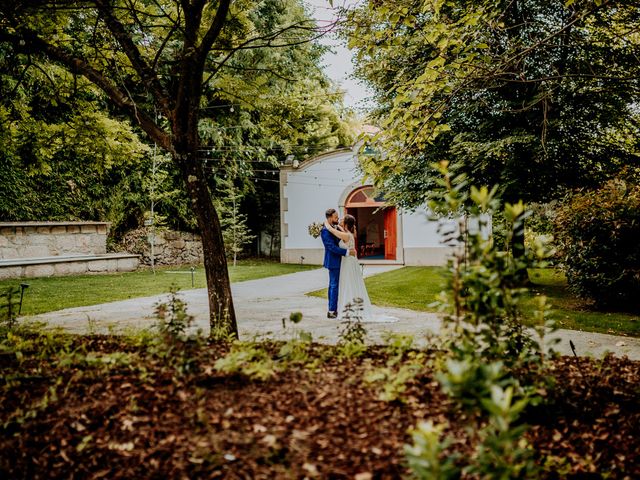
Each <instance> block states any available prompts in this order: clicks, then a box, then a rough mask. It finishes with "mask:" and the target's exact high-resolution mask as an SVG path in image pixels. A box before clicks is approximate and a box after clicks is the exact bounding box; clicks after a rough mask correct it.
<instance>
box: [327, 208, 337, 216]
mask: <svg viewBox="0 0 640 480" xmlns="http://www.w3.org/2000/svg"><path fill="white" fill-rule="evenodd" d="M334 213H336V209H335V208H330V209H329V210H327V211H326V212H324V214H325V216H326V217H327V218H330V217H332V216H333V214H334Z"/></svg>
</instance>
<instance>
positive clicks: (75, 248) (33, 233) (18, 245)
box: [0, 222, 109, 260]
mask: <svg viewBox="0 0 640 480" xmlns="http://www.w3.org/2000/svg"><path fill="white" fill-rule="evenodd" d="M108 230H109V224H108V223H106V222H0V259H5V260H6V259H13V258H35V257H52V256H59V255H70V254H72V255H77V254H94V255H100V254H104V253H106V252H107V247H106V245H107V233H108Z"/></svg>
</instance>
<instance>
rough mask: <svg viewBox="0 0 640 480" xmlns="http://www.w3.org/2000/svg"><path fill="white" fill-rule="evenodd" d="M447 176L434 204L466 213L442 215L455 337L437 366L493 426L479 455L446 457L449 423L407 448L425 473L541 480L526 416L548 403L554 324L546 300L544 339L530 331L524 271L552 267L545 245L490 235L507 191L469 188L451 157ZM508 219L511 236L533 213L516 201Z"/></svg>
mask: <svg viewBox="0 0 640 480" xmlns="http://www.w3.org/2000/svg"><path fill="white" fill-rule="evenodd" d="M434 168H437V169H438V170H439V171H440V174H441V176H442V178H441V179H440V180H439V181H438V182H437V184H438V189H437V190H436V191H435V192H434V198H433V199H432V200H431V202H430V205H429V206H430V208H431V209H432V211H434V212H436V213H439V214H440V215H449V216H450V217H449V218H451V217H453V218H456V217H457V218H459V220H457V221H451V220H450V221H449V222H442V227H441V233H442V234H443V237H444V239H445V242H446V243H447V244H448V245H449V246H451V247H452V248H453V249H454V252H455V253H454V254H453V255H452V259H451V260H450V262H449V281H448V288H447V291H445V292H443V293H442V297H441V301H440V309H441V310H442V311H443V312H445V313H446V316H445V325H447V326H448V328H449V332H448V334H449V336H448V338H447V339H446V340H445V346H444V352H443V354H442V355H441V356H440V359H439V362H441V363H444V368H443V369H442V370H441V371H439V372H437V373H436V378H437V379H438V381H439V382H440V385H441V386H442V389H443V390H444V391H445V392H446V393H447V394H448V395H449V396H450V397H451V398H453V399H456V400H457V401H458V402H460V403H461V404H462V405H463V406H464V407H466V408H468V409H471V410H475V411H482V410H484V412H485V413H487V414H488V416H489V423H488V425H487V426H486V427H484V428H482V429H481V430H480V431H479V432H478V443H477V445H476V450H475V453H474V455H473V456H472V457H471V458H468V459H464V460H460V461H459V462H458V463H456V464H454V463H453V462H452V461H450V460H444V459H443V457H444V450H445V449H446V448H447V447H448V446H449V445H450V444H451V443H452V440H451V439H445V440H444V441H442V442H441V440H440V435H441V432H442V431H443V429H444V427H442V426H441V427H433V425H425V426H424V428H422V429H417V430H415V431H414V432H413V440H414V445H412V446H408V447H407V448H406V449H405V452H406V454H407V459H408V461H409V462H410V464H411V465H412V466H415V470H413V473H414V474H415V475H416V476H417V478H425V479H427V478H440V477H438V475H440V472H441V471H443V472H444V473H442V475H444V476H446V477H447V478H457V477H458V476H461V475H471V476H472V477H474V478H475V477H477V478H496V479H511V478H513V479H516V478H537V477H538V475H539V469H538V468H537V467H536V465H535V463H534V462H533V460H532V458H533V451H532V449H531V448H530V447H529V446H528V445H527V443H526V441H525V440H524V439H523V438H522V434H523V433H524V431H525V428H526V427H525V426H523V425H518V424H517V420H518V418H519V415H520V413H521V412H522V411H523V410H524V409H525V408H526V407H527V406H528V405H530V404H537V403H539V402H540V400H541V398H540V395H541V394H544V389H545V388H546V387H548V386H549V385H550V381H548V380H547V378H546V376H545V364H544V359H545V348H546V347H547V346H546V345H545V343H544V338H545V335H546V334H547V333H548V330H552V329H553V323H552V322H549V321H547V313H548V311H547V310H548V306H547V304H546V299H545V298H544V297H540V300H539V302H538V308H537V310H536V311H535V313H534V317H535V321H536V322H537V325H536V330H537V333H538V337H539V338H538V340H534V339H533V338H532V337H531V336H530V335H529V334H528V333H527V332H526V331H525V330H524V328H523V324H522V318H523V299H524V298H526V297H525V295H526V293H527V289H526V288H522V287H521V277H520V272H521V271H523V270H524V271H526V269H528V268H532V267H537V266H541V265H544V264H545V259H546V258H547V256H548V255H549V253H548V251H547V249H546V248H545V246H544V245H543V244H541V243H535V244H534V248H532V249H531V250H529V251H527V252H525V254H524V255H521V256H518V257H516V256H514V255H510V254H509V252H504V251H501V250H500V249H499V246H497V245H496V244H495V242H493V241H492V239H491V238H490V236H489V235H488V232H486V228H485V227H486V224H487V219H486V216H487V215H490V214H491V213H493V212H495V211H497V210H498V209H499V207H500V204H499V202H498V200H497V199H496V193H497V190H498V189H497V188H493V189H492V190H489V189H488V188H486V187H482V188H479V189H478V188H475V187H471V188H467V183H466V179H465V177H464V175H460V174H456V173H455V168H454V169H453V170H454V172H452V171H451V170H450V169H449V166H448V164H447V162H442V163H440V164H439V165H435V166H434ZM503 215H504V220H505V223H506V225H507V227H508V228H507V229H506V236H507V242H508V243H509V244H511V241H510V239H511V238H512V237H513V236H514V235H515V232H517V231H518V230H519V229H520V230H521V229H523V222H524V219H525V218H527V216H528V215H529V213H528V212H527V211H526V210H525V208H524V205H523V204H522V202H519V203H516V204H508V203H507V204H506V205H505V207H504V213H503Z"/></svg>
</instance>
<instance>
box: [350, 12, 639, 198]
mask: <svg viewBox="0 0 640 480" xmlns="http://www.w3.org/2000/svg"><path fill="white" fill-rule="evenodd" d="M639 25H640V9H638V3H637V2H636V1H630V0H598V1H592V0H589V1H587V0H582V1H572V0H570V1H560V0H555V1H549V0H531V1H520V0H516V1H513V0H505V1H466V0H445V1H438V2H433V1H427V0H393V1H389V2H378V1H373V0H372V1H368V2H365V3H364V4H361V5H360V6H358V7H357V8H355V9H354V10H352V11H351V12H350V14H349V23H348V27H349V28H348V32H347V33H348V34H349V35H350V43H351V46H352V47H353V48H354V49H355V51H356V53H357V60H358V61H357V72H358V75H359V76H360V77H361V78H363V79H364V80H366V81H367V82H368V83H369V84H370V85H372V87H373V88H374V90H375V92H376V98H377V100H378V102H379V109H378V110H377V111H376V112H375V116H376V117H377V119H378V121H379V122H380V124H381V126H382V127H383V130H382V132H381V133H380V135H379V136H378V138H377V142H378V144H379V146H380V150H381V151H384V152H385V155H383V156H378V157H370V156H369V157H364V160H365V168H366V170H367V171H368V172H369V173H370V174H371V175H372V176H373V177H374V178H375V179H376V180H377V181H378V183H379V184H380V185H381V186H383V187H384V188H385V190H386V191H387V194H388V196H389V197H390V198H393V199H395V200H396V201H397V202H398V203H401V204H403V205H405V206H410V207H415V206H417V205H420V204H422V203H424V200H425V196H426V195H428V193H429V190H430V189H431V188H432V187H433V185H434V179H435V178H436V175H435V171H434V170H433V169H432V168H431V167H430V165H431V164H432V163H433V162H437V161H440V160H443V159H446V160H450V161H452V162H456V163H460V164H461V169H462V170H463V171H464V173H466V174H467V176H468V177H469V178H470V180H471V181H472V182H474V183H479V184H489V185H491V184H500V186H501V194H502V196H503V198H504V199H505V200H507V201H516V200H518V199H523V200H526V201H545V200H549V199H551V198H554V197H557V196H559V195H562V194H564V193H565V192H566V191H567V190H568V189H571V188H574V187H576V186H585V185H595V184H598V183H600V182H602V181H603V180H604V179H606V178H608V177H610V176H611V175H615V174H616V172H617V171H619V170H620V168H621V167H623V166H624V165H629V164H635V165H638V162H639V160H640V156H639V155H638V151H639V149H638V146H639V143H638V139H639V138H640V136H639V135H638V134H639V133H640V129H639V125H640V123H639V121H638V120H639V118H638V111H637V105H638V101H639V100H640V62H638V56H639V55H640V33H639V28H638V26H639ZM367 158H369V159H371V160H369V161H367Z"/></svg>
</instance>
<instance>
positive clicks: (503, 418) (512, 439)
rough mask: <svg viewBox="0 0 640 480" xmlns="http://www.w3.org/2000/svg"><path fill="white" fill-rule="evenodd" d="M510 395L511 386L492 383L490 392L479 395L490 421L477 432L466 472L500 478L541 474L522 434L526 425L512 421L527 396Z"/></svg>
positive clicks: (516, 416) (517, 414) (535, 476)
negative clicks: (483, 396) (516, 396)
mask: <svg viewBox="0 0 640 480" xmlns="http://www.w3.org/2000/svg"><path fill="white" fill-rule="evenodd" d="M513 399H514V396H513V389H512V387H507V388H506V389H502V388H501V387H499V386H495V385H494V386H493V387H492V388H491V396H490V397H488V398H484V399H482V404H483V406H484V408H485V409H486V410H487V412H488V413H489V424H488V425H487V426H486V427H485V428H483V429H482V430H481V431H480V432H479V437H480V442H479V443H478V446H477V447H476V451H475V454H474V456H473V458H472V459H471V462H470V464H469V465H468V466H467V467H466V468H465V473H468V474H471V475H476V476H478V477H480V478H496V479H501V480H507V479H520V478H539V477H540V468H539V467H538V466H537V465H536V464H535V462H534V460H533V457H534V451H533V449H532V448H531V447H530V446H529V445H528V443H527V441H526V440H525V439H524V438H522V434H523V433H524V431H525V429H526V426H524V425H514V423H515V422H516V421H517V419H518V417H519V416H520V413H521V412H522V411H523V410H524V409H525V408H526V406H527V404H528V401H529V400H528V399H527V398H522V399H520V400H517V401H515V402H514V401H513Z"/></svg>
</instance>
